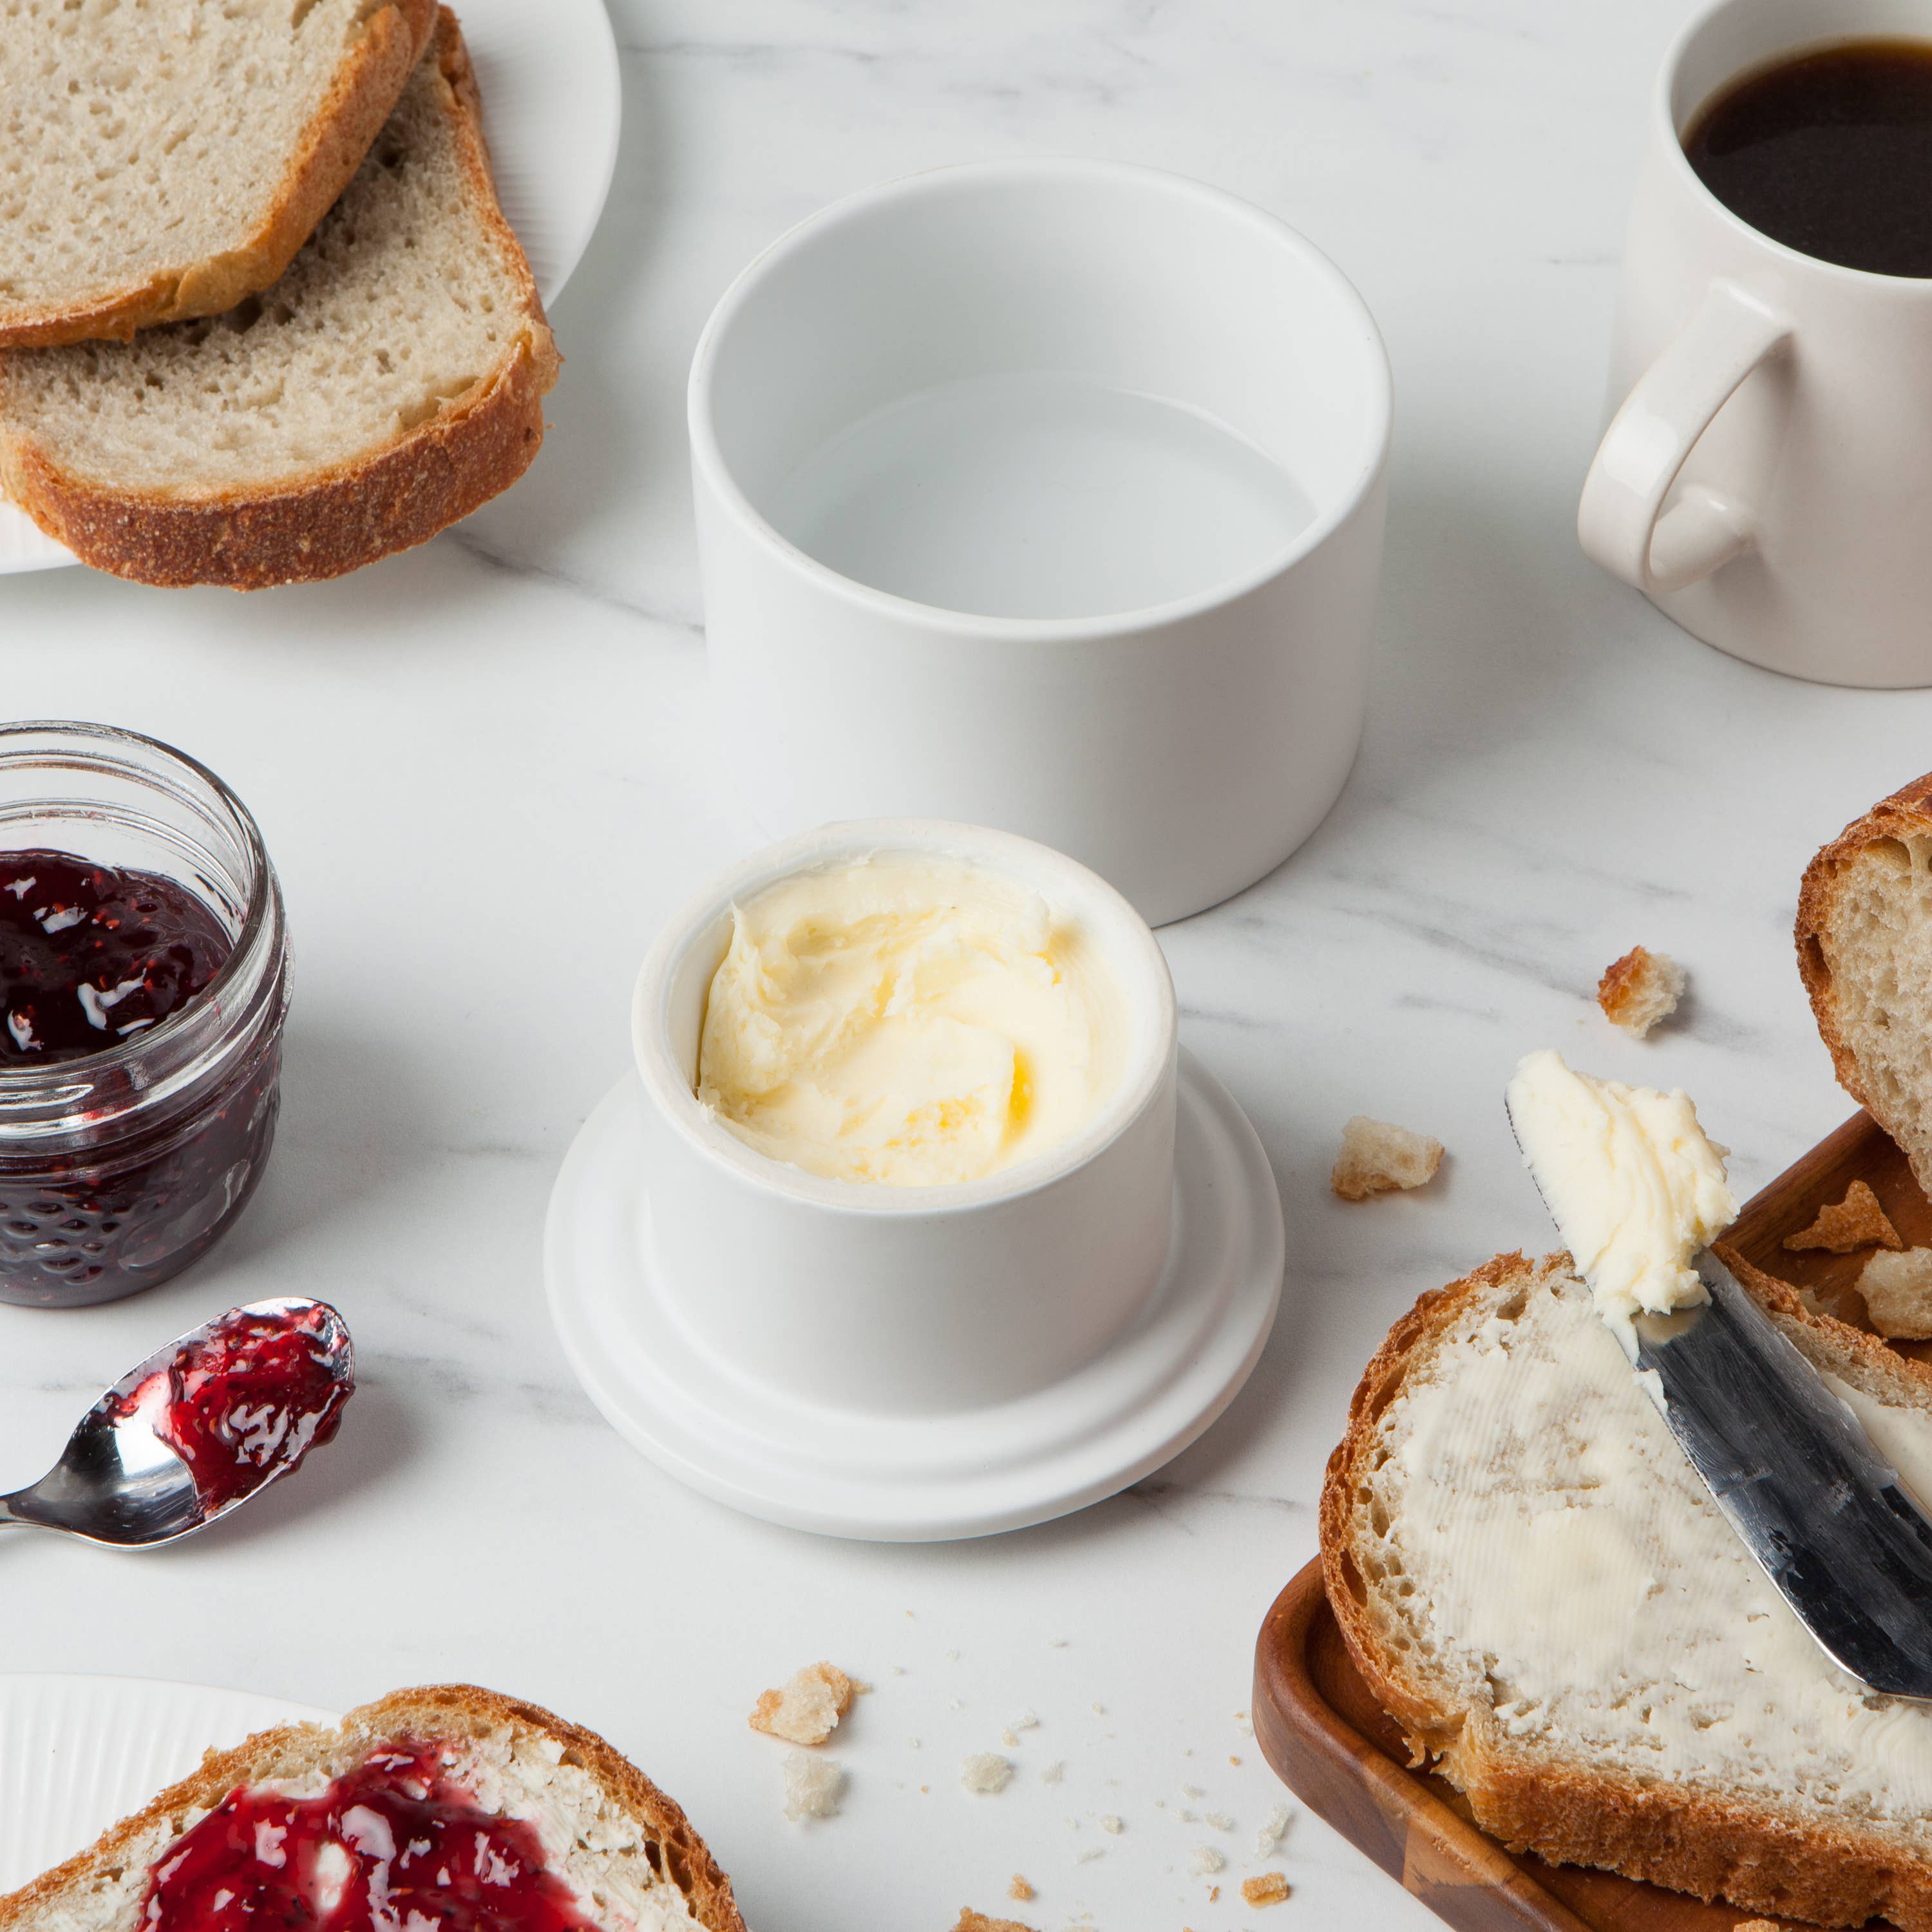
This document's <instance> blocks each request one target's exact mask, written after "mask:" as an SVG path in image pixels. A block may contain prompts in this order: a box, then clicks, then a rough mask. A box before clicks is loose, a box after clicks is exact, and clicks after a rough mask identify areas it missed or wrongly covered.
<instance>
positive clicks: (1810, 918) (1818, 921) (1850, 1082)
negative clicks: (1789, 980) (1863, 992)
mask: <svg viewBox="0 0 1932 1932" xmlns="http://www.w3.org/2000/svg"><path fill="white" fill-rule="evenodd" d="M1882 838H1898V839H1906V838H1932V772H1927V773H1926V775H1924V777H1923V778H1914V779H1913V780H1912V782H1911V783H1910V784H1908V785H1902V786H1900V787H1899V789H1898V790H1897V791H1895V792H1894V793H1892V794H1891V796H1890V797H1888V798H1882V799H1879V802H1877V804H1876V805H1873V807H1872V808H1871V809H1870V811H1867V812H1866V813H1865V814H1864V815H1863V816H1862V817H1858V818H1855V819H1853V820H1852V822H1851V823H1850V824H1849V825H1848V826H1846V827H1845V829H1844V830H1843V831H1842V832H1840V833H1839V835H1838V837H1837V838H1835V839H1833V840H1832V842H1831V843H1830V844H1829V845H1826V846H1825V847H1823V848H1822V849H1821V850H1820V851H1819V852H1818V853H1817V854H1816V855H1815V856H1814V858H1813V859H1812V861H1811V864H1810V865H1807V866H1806V867H1805V877H1804V879H1803V880H1802V883H1800V885H1799V888H1798V918H1797V922H1796V926H1794V928H1793V939H1794V941H1796V945H1797V947H1798V971H1799V976H1800V977H1802V979H1803V980H1804V982H1805V992H1806V993H1807V994H1808V995H1809V996H1810V998H1811V1012H1812V1015H1813V1017H1814V1019H1816V1020H1817V1023H1818V1032H1819V1035H1820V1038H1822V1039H1823V1041H1824V1043H1825V1045H1826V1049H1828V1051H1829V1052H1830V1054H1831V1056H1832V1070H1833V1071H1834V1072H1835V1073H1837V1075H1838V1085H1840V1086H1841V1087H1842V1088H1843V1089H1844V1090H1845V1091H1846V1093H1847V1094H1850V1096H1851V1097H1852V1099H1853V1100H1855V1101H1857V1103H1858V1105H1859V1106H1861V1107H1862V1108H1864V1110H1865V1111H1866V1112H1867V1113H1868V1114H1870V1115H1871V1117H1872V1118H1873V1120H1875V1121H1877V1122H1878V1124H1879V1126H1880V1127H1882V1128H1884V1129H1885V1132H1886V1133H1888V1134H1890V1135H1891V1137H1892V1139H1894V1140H1898V1139H1899V1136H1898V1131H1897V1127H1896V1126H1895V1124H1894V1123H1893V1122H1891V1121H1888V1120H1886V1119H1885V1117H1884V1116H1883V1115H1882V1114H1881V1113H1880V1112H1879V1110H1878V1109H1876V1107H1874V1106H1873V1105H1872V1100H1871V1095H1870V1093H1869V1092H1868V1091H1867V1089H1866V1086H1865V1083H1864V1079H1863V1077H1862V1076H1861V1074H1860V1073H1859V1071H1858V1061H1856V1060H1855V1058H1853V1056H1852V1050H1851V1048H1850V1046H1849V1044H1848V1043H1847V1042H1846V1038H1845V1034H1844V1028H1843V1025H1841V1022H1840V1020H1839V1017H1838V1002H1837V999H1836V997H1835V990H1834V989H1833V986H1832V969H1831V968H1830V966H1829V965H1828V964H1827V963H1826V959H1825V947H1824V935H1825V929H1826V924H1827V922H1828V921H1829V918H1830V916H1831V913H1832V906H1833V904H1834V903H1835V900H1836V898H1837V895H1838V890H1839V887H1840V885H1841V882H1842V880H1843V877H1844V874H1845V872H1846V869H1847V868H1849V865H1851V864H1852V861H1853V860H1854V859H1856V858H1857V857H1858V855H1859V854H1860V853H1861V852H1863V851H1864V850H1865V848H1866V847H1867V846H1870V845H1874V844H1877V843H1878V841H1879V840H1880V839H1882ZM1899 1145H1900V1146H1901V1147H1903V1145H1904V1142H1903V1141H1900V1142H1899ZM1907 1158H1908V1159H1909V1154H1908V1156H1907ZM1918 1167H1919V1163H1918V1162H1916V1161H1913V1162H1912V1172H1913V1174H1914V1175H1915V1178H1917V1180H1918V1184H1919V1186H1920V1187H1923V1188H1924V1189H1925V1190H1927V1192H1928V1193H1932V1173H1925V1174H1921V1173H1920V1172H1918Z"/></svg>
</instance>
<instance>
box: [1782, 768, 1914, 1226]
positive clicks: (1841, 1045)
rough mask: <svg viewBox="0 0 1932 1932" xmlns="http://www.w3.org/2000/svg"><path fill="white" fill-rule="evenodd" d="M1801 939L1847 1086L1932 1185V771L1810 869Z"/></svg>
mask: <svg viewBox="0 0 1932 1932" xmlns="http://www.w3.org/2000/svg"><path fill="white" fill-rule="evenodd" d="M1796 937H1797V941H1798V970H1799V972H1800V973H1801V974H1803V976H1804V979H1805V990H1806V991H1807V992H1808V993H1809V994H1810V995H1811V1010H1812V1012H1813V1013H1814V1014H1815V1015H1816V1016H1817V1021H1818V1031H1819V1032H1820V1034H1823V1037H1824V1040H1825V1044H1826V1046H1827V1047H1829V1049H1831V1054H1832V1064H1833V1065H1834V1066H1835V1067H1836V1068H1837V1070H1838V1081H1839V1084H1840V1085H1841V1086H1843V1088H1844V1089H1845V1091H1846V1092H1847V1093H1848V1094H1850V1095H1851V1096H1852V1098H1853V1099H1854V1100H1856V1101H1857V1102H1858V1104H1859V1105H1860V1106H1862V1107H1863V1108H1864V1109H1865V1111H1866V1112H1867V1113H1868V1114H1870V1115H1871V1117H1872V1118H1873V1120H1875V1121H1877V1123H1878V1124H1879V1126H1880V1127H1882V1128H1884V1130H1885V1132H1886V1133H1888V1134H1889V1135H1891V1137H1892V1139H1894V1140H1895V1141H1896V1142H1897V1143H1898V1145H1899V1146H1900V1148H1901V1149H1902V1150H1903V1152H1904V1154H1905V1157H1906V1160H1909V1162H1910V1163H1912V1173H1913V1175H1915V1177H1916V1178H1917V1180H1918V1184H1919V1186H1920V1187H1921V1188H1923V1189H1924V1190H1925V1191H1926V1192H1927V1193H1932V997H1928V995H1929V994H1932V773H1928V774H1927V775H1926V776H1925V777H1924V778H1915V779H1914V780H1913V781H1912V783H1911V784H1909V785H1906V787H1904V788H1903V790H1900V791H1896V792H1894V793H1892V795H1891V797H1889V798H1886V799H1880V800H1879V802H1878V803H1877V804H1876V805H1873V807H1872V808H1871V809H1870V811H1868V812H1867V813H1866V814H1864V817H1861V818H1858V819H1855V820H1853V821H1852V823H1850V824H1849V825H1848V826H1846V827H1845V829H1844V830H1843V832H1841V834H1840V835H1838V837H1837V838H1835V839H1833V840H1832V842H1831V844H1829V845H1827V846H1826V847H1825V848H1824V849H1823V850H1822V851H1821V852H1820V853H1818V855H1817V857H1815V858H1814V859H1813V860H1812V861H1811V864H1810V865H1808V866H1807V867H1806V868H1805V879H1804V883H1803V884H1802V886H1800V888H1799V894H1798V926H1797V935H1796Z"/></svg>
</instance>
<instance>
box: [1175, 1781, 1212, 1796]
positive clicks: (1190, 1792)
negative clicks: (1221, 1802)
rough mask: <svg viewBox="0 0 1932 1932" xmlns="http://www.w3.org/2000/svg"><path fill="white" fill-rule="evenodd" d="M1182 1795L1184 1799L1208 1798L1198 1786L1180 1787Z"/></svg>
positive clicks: (1187, 1785)
mask: <svg viewBox="0 0 1932 1932" xmlns="http://www.w3.org/2000/svg"><path fill="white" fill-rule="evenodd" d="M1181 1796H1182V1797H1184V1798H1205V1797H1206V1796H1208V1794H1207V1793H1206V1792H1205V1791H1203V1790H1202V1789H1201V1787H1200V1786H1199V1785H1198V1784H1184V1785H1183V1786H1182V1787H1181Z"/></svg>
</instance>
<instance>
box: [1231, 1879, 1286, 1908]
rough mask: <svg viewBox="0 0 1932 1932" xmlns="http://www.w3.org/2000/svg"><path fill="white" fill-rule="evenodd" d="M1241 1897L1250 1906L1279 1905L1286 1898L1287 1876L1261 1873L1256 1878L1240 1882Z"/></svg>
mask: <svg viewBox="0 0 1932 1932" xmlns="http://www.w3.org/2000/svg"><path fill="white" fill-rule="evenodd" d="M1241 1896H1242V1897H1244V1898H1245V1899H1246V1900H1247V1901H1248V1903H1250V1905H1280V1903H1283V1900H1286V1897H1288V1876H1287V1874H1286V1873H1284V1872H1278V1871H1277V1872H1263V1873H1261V1874H1260V1876H1259V1877H1256V1878H1244V1879H1242V1881H1241Z"/></svg>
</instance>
